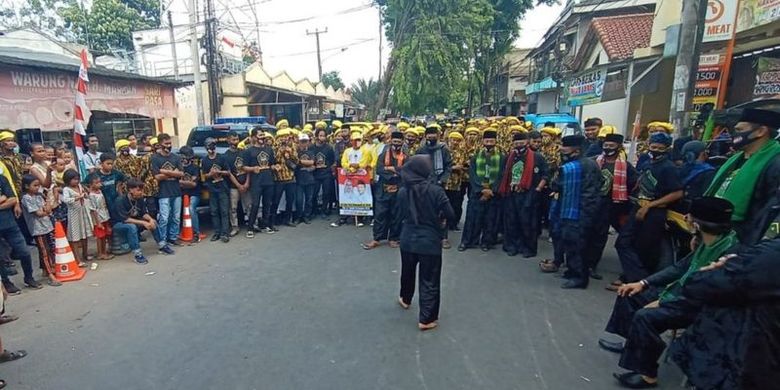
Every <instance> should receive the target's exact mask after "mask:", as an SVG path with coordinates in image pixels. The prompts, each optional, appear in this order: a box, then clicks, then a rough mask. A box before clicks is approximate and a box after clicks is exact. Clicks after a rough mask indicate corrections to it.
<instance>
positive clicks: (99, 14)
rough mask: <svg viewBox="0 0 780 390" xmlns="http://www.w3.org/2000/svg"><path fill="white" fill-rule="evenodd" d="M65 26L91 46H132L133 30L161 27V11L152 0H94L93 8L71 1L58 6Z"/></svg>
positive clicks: (81, 41) (80, 40) (105, 49)
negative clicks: (86, 8)
mask: <svg viewBox="0 0 780 390" xmlns="http://www.w3.org/2000/svg"><path fill="white" fill-rule="evenodd" d="M58 13H59V15H60V17H61V18H62V20H63V21H64V23H65V27H66V28H68V29H69V30H71V32H72V33H73V34H74V35H75V36H76V39H77V40H78V41H79V42H80V43H83V44H87V45H89V47H90V49H92V50H97V51H103V52H108V51H109V49H125V50H132V49H133V37H132V32H133V31H136V30H143V29H149V28H156V27H159V26H160V10H159V7H158V3H157V2H156V1H153V0H94V1H93V2H92V8H90V9H88V10H85V9H83V8H81V3H80V2H79V1H78V0H68V2H67V3H66V4H65V5H64V6H63V7H61V8H60V9H59V11H58Z"/></svg>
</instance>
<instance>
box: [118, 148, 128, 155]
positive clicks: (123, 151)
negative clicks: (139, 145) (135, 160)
mask: <svg viewBox="0 0 780 390" xmlns="http://www.w3.org/2000/svg"><path fill="white" fill-rule="evenodd" d="M119 153H120V154H121V155H123V156H127V155H128V154H130V149H122V150H121V151H120V152H119Z"/></svg>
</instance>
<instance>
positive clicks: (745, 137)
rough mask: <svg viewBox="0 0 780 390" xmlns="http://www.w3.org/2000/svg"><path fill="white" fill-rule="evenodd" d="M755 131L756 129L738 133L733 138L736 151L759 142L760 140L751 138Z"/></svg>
mask: <svg viewBox="0 0 780 390" xmlns="http://www.w3.org/2000/svg"><path fill="white" fill-rule="evenodd" d="M754 131H755V129H753V130H746V131H738V132H736V133H735V134H734V138H733V140H734V142H733V144H734V149H742V148H744V147H745V146H748V145H750V144H752V143H753V142H754V141H755V140H757V139H758V138H750V134H753V132H754Z"/></svg>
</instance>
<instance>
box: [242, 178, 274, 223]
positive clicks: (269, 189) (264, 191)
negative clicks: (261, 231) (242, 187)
mask: <svg viewBox="0 0 780 390" xmlns="http://www.w3.org/2000/svg"><path fill="white" fill-rule="evenodd" d="M274 199H275V198H274V186H273V185H265V186H253V187H252V208H251V209H250V210H249V222H248V223H249V226H247V228H248V229H253V230H254V227H255V223H256V222H257V212H258V211H259V209H260V207H261V205H262V207H263V210H262V211H263V220H262V223H261V224H260V227H273V226H274V225H273V219H271V206H272V205H273V200H274Z"/></svg>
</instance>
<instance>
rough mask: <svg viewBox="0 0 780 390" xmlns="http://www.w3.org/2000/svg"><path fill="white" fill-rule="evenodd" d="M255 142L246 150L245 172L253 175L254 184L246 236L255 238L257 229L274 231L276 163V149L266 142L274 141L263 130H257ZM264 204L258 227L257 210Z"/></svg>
mask: <svg viewBox="0 0 780 390" xmlns="http://www.w3.org/2000/svg"><path fill="white" fill-rule="evenodd" d="M253 138H254V143H253V145H252V146H251V147H249V148H247V149H246V150H244V155H243V156H244V172H246V173H248V174H250V175H251V177H250V178H249V180H250V183H251V185H252V187H251V191H252V209H251V210H250V211H249V223H248V225H247V230H246V237H247V238H253V237H254V236H255V231H257V230H256V229H263V230H262V231H263V232H264V233H269V234H272V233H273V232H274V230H273V226H271V223H272V222H271V221H272V220H273V219H272V218H271V204H272V202H273V197H274V176H273V173H272V172H271V166H272V165H273V164H275V163H276V159H275V158H274V149H273V148H272V147H271V146H270V145H266V144H265V143H266V142H272V141H271V140H270V139H266V136H265V134H263V132H262V131H260V130H259V129H258V130H255V132H254V134H253ZM260 205H262V206H263V210H262V212H263V222H262V224H261V225H260V227H256V225H255V223H256V222H257V212H258V210H259V208H260Z"/></svg>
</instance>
